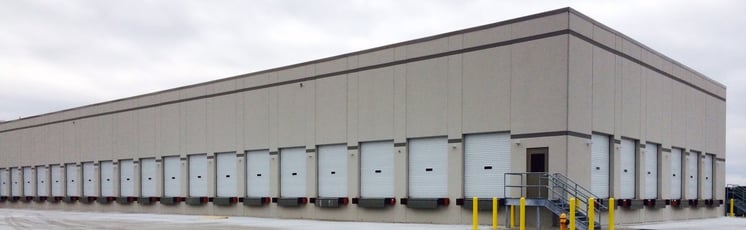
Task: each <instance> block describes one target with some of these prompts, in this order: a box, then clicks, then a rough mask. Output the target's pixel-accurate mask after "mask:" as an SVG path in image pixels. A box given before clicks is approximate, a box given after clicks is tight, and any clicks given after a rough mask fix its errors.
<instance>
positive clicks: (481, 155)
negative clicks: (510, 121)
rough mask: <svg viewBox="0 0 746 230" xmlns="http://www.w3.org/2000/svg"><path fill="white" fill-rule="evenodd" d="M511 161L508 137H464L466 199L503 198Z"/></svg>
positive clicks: (473, 135)
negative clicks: (505, 175)
mask: <svg viewBox="0 0 746 230" xmlns="http://www.w3.org/2000/svg"><path fill="white" fill-rule="evenodd" d="M446 151H447V150H446ZM510 158H511V157H510V134H509V133H486V134H470V135H466V136H465V137H464V195H465V197H469V198H471V197H475V196H476V197H482V198H489V197H505V195H504V189H503V186H504V185H505V182H504V178H505V177H504V174H505V173H508V172H511V164H510V163H511V160H510Z"/></svg>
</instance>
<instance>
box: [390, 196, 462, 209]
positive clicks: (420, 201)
mask: <svg viewBox="0 0 746 230" xmlns="http://www.w3.org/2000/svg"><path fill="white" fill-rule="evenodd" d="M400 203H401V204H403V205H406V206H407V208H413V209H436V208H438V207H440V206H444V207H445V206H448V205H449V204H450V203H451V202H450V199H448V198H401V200H400Z"/></svg>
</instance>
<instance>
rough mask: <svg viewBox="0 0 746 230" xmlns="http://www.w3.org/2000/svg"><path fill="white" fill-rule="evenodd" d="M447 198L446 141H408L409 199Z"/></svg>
mask: <svg viewBox="0 0 746 230" xmlns="http://www.w3.org/2000/svg"><path fill="white" fill-rule="evenodd" d="M447 196H448V139H447V138H445V137H435V138H419V139H411V140H409V197H413V198H440V197H447Z"/></svg>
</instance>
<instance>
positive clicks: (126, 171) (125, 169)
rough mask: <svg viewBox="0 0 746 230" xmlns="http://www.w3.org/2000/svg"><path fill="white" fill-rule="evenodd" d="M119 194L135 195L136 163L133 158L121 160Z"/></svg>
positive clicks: (124, 195) (125, 195)
mask: <svg viewBox="0 0 746 230" xmlns="http://www.w3.org/2000/svg"><path fill="white" fill-rule="evenodd" d="M119 192H120V194H119V196H121V197H127V196H135V163H134V161H132V160H120V161H119Z"/></svg>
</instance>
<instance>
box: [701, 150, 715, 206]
mask: <svg viewBox="0 0 746 230" xmlns="http://www.w3.org/2000/svg"><path fill="white" fill-rule="evenodd" d="M712 158H713V157H712V155H711V154H706V155H705V159H704V161H703V162H702V176H704V178H703V179H702V199H705V200H709V199H712V189H713V187H712V163H713V161H712Z"/></svg>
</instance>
